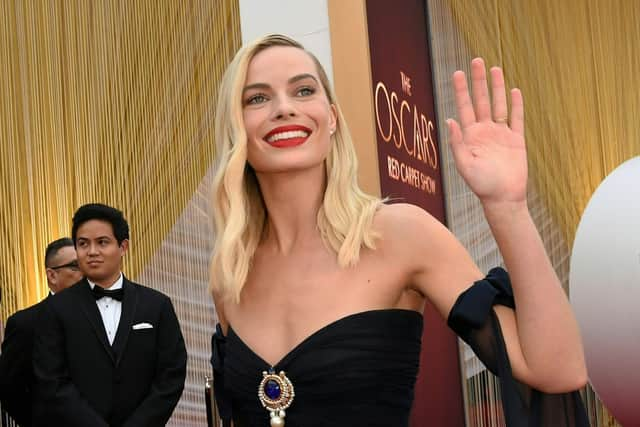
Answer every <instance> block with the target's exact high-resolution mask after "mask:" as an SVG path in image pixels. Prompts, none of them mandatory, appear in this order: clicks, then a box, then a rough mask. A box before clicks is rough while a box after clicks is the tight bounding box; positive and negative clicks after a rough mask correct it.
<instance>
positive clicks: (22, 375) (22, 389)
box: [0, 297, 49, 427]
mask: <svg viewBox="0 0 640 427" xmlns="http://www.w3.org/2000/svg"><path fill="white" fill-rule="evenodd" d="M47 299H49V297H47V298H45V299H44V300H43V301H40V302H39V303H38V304H36V305H32V306H31V307H28V308H25V309H24V310H20V311H17V312H15V313H14V314H13V315H11V316H9V318H8V319H7V326H6V327H5V336H4V341H3V342H2V354H0V401H1V402H2V408H3V409H4V410H5V411H7V413H8V414H9V415H10V416H11V418H13V419H14V420H15V421H16V422H17V423H18V425H20V426H22V427H29V426H31V403H32V395H33V383H34V378H33V368H32V367H31V364H32V357H33V336H34V331H35V330H36V329H37V323H36V322H37V320H38V313H39V311H40V310H42V307H43V304H44V303H45V301H47Z"/></svg>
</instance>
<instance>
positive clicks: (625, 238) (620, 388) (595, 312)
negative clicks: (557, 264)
mask: <svg viewBox="0 0 640 427" xmlns="http://www.w3.org/2000/svg"><path fill="white" fill-rule="evenodd" d="M569 286H570V293H571V305H572V306H573V309H574V311H575V314H576V317H577V319H578V323H579V324H580V329H581V332H582V338H583V341H584V346H585V354H586V360H587V369H588V373H589V380H590V382H591V385H592V386H593V388H594V389H595V390H596V392H597V394H598V396H599V397H600V399H601V400H602V401H603V402H604V404H605V406H606V407H607V409H608V410H609V411H610V412H611V414H612V415H613V416H614V417H616V419H617V420H618V421H619V422H620V423H621V424H623V425H625V426H634V425H640V410H638V402H639V400H638V399H639V398H638V396H640V157H636V158H633V159H631V160H629V161H627V162H625V163H623V164H622V165H620V166H619V167H618V168H617V169H615V170H614V171H613V172H612V173H611V174H609V176H607V177H606V178H605V179H604V181H602V183H601V184H600V186H599V187H598V189H597V190H596V191H595V193H594V194H593V196H592V197H591V200H590V201H589V204H588V205H587V207H586V209H585V211H584V213H583V214H582V219H581V220H580V225H579V226H578V229H577V231H576V238H575V241H574V244H573V252H572V255H571V273H570V276H569Z"/></svg>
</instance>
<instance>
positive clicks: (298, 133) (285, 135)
mask: <svg viewBox="0 0 640 427" xmlns="http://www.w3.org/2000/svg"><path fill="white" fill-rule="evenodd" d="M307 136H309V132H305V131H303V130H290V131H287V132H280V133H276V134H273V135H271V136H270V137H269V138H267V142H276V141H280V140H281V139H290V138H306V137H307Z"/></svg>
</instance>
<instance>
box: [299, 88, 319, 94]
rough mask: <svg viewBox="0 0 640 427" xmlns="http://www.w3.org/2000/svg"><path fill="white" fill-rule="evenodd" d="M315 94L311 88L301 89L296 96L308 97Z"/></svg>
mask: <svg viewBox="0 0 640 427" xmlns="http://www.w3.org/2000/svg"><path fill="white" fill-rule="evenodd" d="M315 92H316V90H315V89H314V88H312V87H308V86H305V87H301V88H300V89H298V96H310V95H313V94H314V93H315Z"/></svg>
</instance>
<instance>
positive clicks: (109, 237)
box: [76, 234, 113, 241]
mask: <svg viewBox="0 0 640 427" xmlns="http://www.w3.org/2000/svg"><path fill="white" fill-rule="evenodd" d="M100 239H109V240H112V239H113V238H112V237H111V236H109V235H107V234H105V235H104V236H98V237H95V238H93V239H90V238H89V237H78V238H76V240H87V241H89V240H100Z"/></svg>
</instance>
